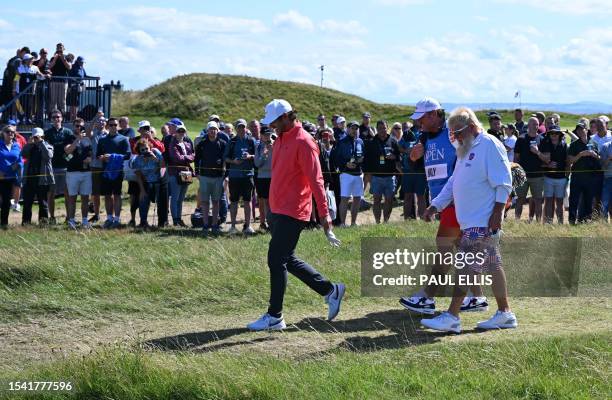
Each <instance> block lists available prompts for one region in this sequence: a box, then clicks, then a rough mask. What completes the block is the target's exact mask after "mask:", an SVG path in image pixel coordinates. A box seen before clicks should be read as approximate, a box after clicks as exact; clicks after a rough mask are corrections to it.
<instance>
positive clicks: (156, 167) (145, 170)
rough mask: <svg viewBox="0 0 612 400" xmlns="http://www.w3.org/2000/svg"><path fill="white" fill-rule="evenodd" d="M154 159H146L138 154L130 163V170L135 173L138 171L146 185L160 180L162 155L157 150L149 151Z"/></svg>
mask: <svg viewBox="0 0 612 400" xmlns="http://www.w3.org/2000/svg"><path fill="white" fill-rule="evenodd" d="M151 153H153V156H154V157H150V156H148V157H146V156H144V155H143V154H139V155H138V156H136V158H135V159H134V160H133V161H132V168H134V170H135V171H140V172H141V173H142V175H143V177H144V179H145V181H146V182H148V183H156V182H159V180H160V179H161V174H160V169H161V166H162V161H163V160H164V158H163V157H162V153H161V152H160V151H159V150H157V149H151Z"/></svg>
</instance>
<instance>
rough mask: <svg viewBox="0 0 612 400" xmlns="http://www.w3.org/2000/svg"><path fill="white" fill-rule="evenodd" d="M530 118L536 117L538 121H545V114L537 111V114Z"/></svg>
mask: <svg viewBox="0 0 612 400" xmlns="http://www.w3.org/2000/svg"><path fill="white" fill-rule="evenodd" d="M531 116H532V117H536V118H538V119H546V114H544V113H543V112H542V111H538V112H537V113H534V114H531Z"/></svg>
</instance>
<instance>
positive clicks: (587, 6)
mask: <svg viewBox="0 0 612 400" xmlns="http://www.w3.org/2000/svg"><path fill="white" fill-rule="evenodd" d="M496 1H497V2H498V3H510V4H516V5H519V6H523V5H524V6H530V7H537V8H543V9H545V10H546V11H548V12H552V13H562V14H572V15H586V14H612V2H611V1H610V0H573V1H572V0H496Z"/></svg>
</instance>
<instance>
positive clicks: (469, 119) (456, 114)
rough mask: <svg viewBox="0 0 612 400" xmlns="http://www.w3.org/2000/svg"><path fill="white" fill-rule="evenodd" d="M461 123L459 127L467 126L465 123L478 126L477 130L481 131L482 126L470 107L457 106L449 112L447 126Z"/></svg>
mask: <svg viewBox="0 0 612 400" xmlns="http://www.w3.org/2000/svg"><path fill="white" fill-rule="evenodd" d="M458 125H461V127H464V126H467V125H474V126H475V127H477V128H478V130H479V131H483V130H484V128H483V127H482V124H481V123H480V121H479V120H478V117H476V114H475V113H474V111H472V109H470V108H468V107H459V108H456V109H454V110H453V112H451V114H450V116H449V117H448V126H449V127H450V126H453V127H455V126H458Z"/></svg>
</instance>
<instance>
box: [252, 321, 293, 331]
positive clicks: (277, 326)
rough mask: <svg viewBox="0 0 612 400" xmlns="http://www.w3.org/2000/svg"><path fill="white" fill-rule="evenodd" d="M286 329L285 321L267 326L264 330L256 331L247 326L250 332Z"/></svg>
mask: <svg viewBox="0 0 612 400" xmlns="http://www.w3.org/2000/svg"><path fill="white" fill-rule="evenodd" d="M286 327H287V324H285V321H284V320H283V321H281V322H279V323H277V324H274V325H271V326H268V327H266V328H261V329H256V328H251V327H249V326H248V325H247V329H248V330H250V331H251V332H262V331H282V330H283V329H285V328H286Z"/></svg>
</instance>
